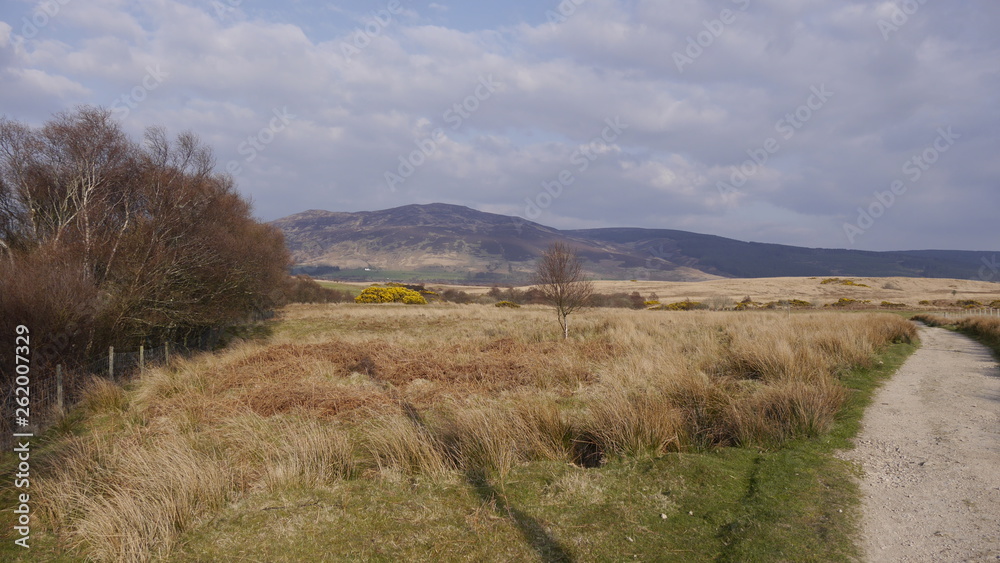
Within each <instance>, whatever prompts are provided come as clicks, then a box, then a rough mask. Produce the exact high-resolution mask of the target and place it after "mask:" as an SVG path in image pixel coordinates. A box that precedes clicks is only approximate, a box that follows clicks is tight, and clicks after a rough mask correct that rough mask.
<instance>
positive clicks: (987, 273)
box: [979, 255, 1000, 283]
mask: <svg viewBox="0 0 1000 563" xmlns="http://www.w3.org/2000/svg"><path fill="white" fill-rule="evenodd" d="M979 279H981V280H983V281H987V282H998V283H1000V261H997V257H996V255H994V256H992V257H991V258H987V257H985V256H983V267H982V268H979Z"/></svg>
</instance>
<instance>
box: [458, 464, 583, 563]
mask: <svg viewBox="0 0 1000 563" xmlns="http://www.w3.org/2000/svg"><path fill="white" fill-rule="evenodd" d="M465 478H466V480H467V481H468V482H469V485H471V486H472V488H473V490H475V491H476V494H477V495H479V498H480V499H482V501H483V502H485V503H493V504H494V510H496V512H497V514H499V515H501V516H504V517H506V518H510V520H511V521H512V522H514V524H515V525H516V526H517V528H518V530H520V532H521V535H522V536H524V539H525V540H526V541H527V542H528V544H529V545H531V548H532V549H534V550H535V552H536V553H538V556H539V557H541V558H542V561H545V562H547V563H548V562H553V563H554V562H572V561H574V559H573V556H572V555H570V554H569V552H568V551H566V548H564V547H563V546H562V545H560V544H559V542H558V541H557V540H556V539H555V538H553V537H552V536H550V535H549V534H548V532H546V531H545V529H544V528H542V525H541V524H539V523H538V521H537V520H535V519H534V518H532V517H531V516H529V515H527V514H525V513H524V512H522V511H520V510H518V509H517V508H514V507H513V506H511V505H510V503H509V502H507V498H506V497H505V496H504V495H503V494H501V493H499V492H497V490H496V489H495V488H493V485H490V483H489V481H487V479H486V475H485V474H484V473H483V472H482V471H478V470H477V471H470V472H468V473H466V474H465Z"/></svg>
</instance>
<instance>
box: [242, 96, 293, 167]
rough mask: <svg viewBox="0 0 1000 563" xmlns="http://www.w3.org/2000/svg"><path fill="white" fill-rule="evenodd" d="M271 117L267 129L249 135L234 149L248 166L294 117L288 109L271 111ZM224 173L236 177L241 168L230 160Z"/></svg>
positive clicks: (262, 128) (263, 128)
mask: <svg viewBox="0 0 1000 563" xmlns="http://www.w3.org/2000/svg"><path fill="white" fill-rule="evenodd" d="M271 113H272V114H273V117H272V118H271V120H270V121H269V122H268V124H267V127H261V128H260V130H259V131H257V133H256V134H254V135H249V136H248V137H247V138H246V140H244V141H242V142H241V143H240V144H239V146H237V147H236V152H238V153H239V154H240V155H242V156H245V157H246V158H244V159H243V162H244V163H246V164H249V163H251V162H253V161H254V159H256V158H257V155H258V154H260V153H262V152H264V149H266V148H267V146H268V145H270V144H271V143H273V142H274V138H275V136H277V134H278V133H280V132H282V131H284V130H285V129H287V128H288V125H289V124H291V122H292V120H294V119H295V118H296V115H294V114H292V113H289V111H288V107H283V108H281V109H278V108H274V109H272V110H271ZM226 171H227V172H229V173H230V174H232V175H234V176H236V175H238V174H240V173H242V172H243V166H242V165H241V164H240V162H239V161H237V160H230V161H229V162H228V163H226Z"/></svg>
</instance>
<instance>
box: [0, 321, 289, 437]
mask: <svg viewBox="0 0 1000 563" xmlns="http://www.w3.org/2000/svg"><path fill="white" fill-rule="evenodd" d="M272 316H273V315H272ZM225 333H226V329H225V328H219V329H213V330H210V331H206V332H205V333H203V334H201V335H200V336H198V337H191V338H189V339H181V341H180V342H178V343H169V342H167V343H164V344H160V345H158V346H153V347H146V346H140V347H139V348H137V349H131V350H121V349H116V348H115V347H114V346H112V347H109V348H108V350H107V354H106V355H104V356H103V357H101V358H98V359H94V360H91V361H90V362H88V363H86V364H84V365H82V366H77V367H75V368H69V367H67V366H64V365H61V364H56V365H55V366H53V367H45V368H35V367H34V366H33V368H32V371H31V374H30V384H29V386H28V389H29V393H30V394H29V395H28V397H29V399H30V401H29V405H30V406H29V407H28V408H30V411H29V415H30V416H28V417H24V418H27V419H28V422H30V424H29V425H28V426H22V425H19V424H18V419H19V418H21V417H22V415H23V414H24V412H23V411H18V405H17V404H16V402H15V398H16V397H15V388H14V386H9V387H8V389H6V390H5V392H4V395H5V396H4V397H3V406H2V407H0V411H2V412H0V447H2V448H4V449H5V450H9V449H10V447H12V446H13V443H14V433H15V432H16V433H31V434H34V435H35V436H38V435H39V434H41V433H42V432H44V431H45V429H46V428H48V427H49V426H51V425H52V423H54V422H55V421H57V420H59V418H60V417H61V416H62V415H63V414H64V413H66V412H67V411H68V410H70V409H72V408H73V407H74V406H75V405H77V404H78V403H79V402H80V401H81V399H83V396H84V390H85V389H86V387H87V384H88V382H89V381H91V380H92V379H93V378H101V379H106V380H108V381H111V382H113V383H118V384H124V383H126V382H128V381H130V380H132V379H134V378H135V377H136V376H138V375H139V374H140V373H141V372H142V371H143V370H144V369H147V368H151V367H156V366H164V365H168V364H170V363H171V362H172V361H173V360H175V359H177V358H180V357H188V356H191V355H192V354H194V353H197V352H202V351H207V350H212V349H214V348H215V347H216V346H217V345H218V344H219V342H220V340H221V339H222V337H223V335H224V334H225Z"/></svg>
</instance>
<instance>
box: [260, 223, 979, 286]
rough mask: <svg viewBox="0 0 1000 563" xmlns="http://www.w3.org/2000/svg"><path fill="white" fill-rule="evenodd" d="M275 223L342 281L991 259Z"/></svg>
mask: <svg viewBox="0 0 1000 563" xmlns="http://www.w3.org/2000/svg"><path fill="white" fill-rule="evenodd" d="M272 224H273V225H275V226H276V227H278V228H279V229H281V230H282V232H284V234H285V240H286V242H287V244H288V247H289V249H290V250H291V252H292V255H293V257H294V260H295V264H296V270H298V271H302V272H307V273H311V274H313V275H315V276H316V277H334V278H341V279H383V278H392V279H415V278H420V279H424V280H427V281H432V280H433V281H445V280H453V281H459V280H469V281H480V282H482V281H492V282H510V283H517V282H523V281H525V280H526V279H527V278H528V276H529V275H530V273H531V272H532V271H533V269H534V263H535V260H536V258H537V257H538V256H539V254H540V253H541V252H542V251H543V250H544V249H545V248H547V247H548V246H549V245H550V244H552V243H553V242H556V241H562V242H566V243H568V244H570V245H572V246H573V247H575V248H576V249H577V251H578V252H579V253H580V255H581V256H582V257H583V258H584V259H585V261H586V267H587V270H588V271H589V272H590V274H591V275H593V276H594V277H597V278H603V279H639V278H641V279H650V280H670V281H700V280H706V279H714V278H718V277H728V278H757V277H783V276H869V277H870V276H877V277H886V276H904V277H931V278H933V277H937V278H956V279H978V278H979V275H980V269H981V268H982V266H983V262H982V259H983V256H985V255H986V254H988V253H981V252H963V251H949V250H924V251H900V252H868V251H860V250H830V249H816V248H801V247H796V246H786V245H780V244H764V243H755V242H742V241H737V240H733V239H727V238H723V237H718V236H713V235H703V234H697V233H690V232H686V231H676V230H669V229H640V228H610V229H585V230H559V229H554V228H551V227H546V226H545V225H541V224H538V223H534V222H531V221H526V220H524V219H521V218H519V217H509V216H506V215H498V214H494V213H485V212H482V211H476V210H474V209H470V208H468V207H462V206H459V205H448V204H443V203H434V204H429V205H406V206H403V207H397V208H393V209H386V210H383V211H362V212H357V213H342V212H330V211H317V210H312V211H306V212H303V213H298V214H296V215H291V216H289V217H285V218H283V219H278V220H277V221H274V222H273V223H272Z"/></svg>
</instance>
